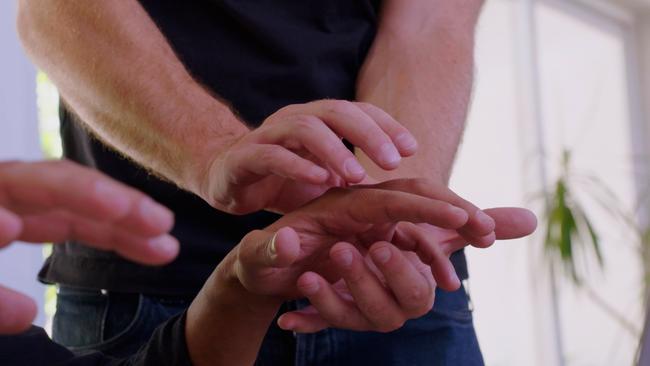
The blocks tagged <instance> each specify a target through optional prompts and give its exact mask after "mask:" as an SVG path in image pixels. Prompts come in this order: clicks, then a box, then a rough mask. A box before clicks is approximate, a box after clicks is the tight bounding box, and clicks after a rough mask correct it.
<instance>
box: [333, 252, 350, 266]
mask: <svg viewBox="0 0 650 366" xmlns="http://www.w3.org/2000/svg"><path fill="white" fill-rule="evenodd" d="M332 256H333V257H334V259H335V260H336V261H337V262H339V264H341V265H343V266H345V267H349V266H350V265H351V264H352V259H353V254H352V252H351V251H349V250H337V251H335V252H332Z"/></svg>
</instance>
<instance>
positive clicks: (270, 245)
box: [269, 233, 278, 257]
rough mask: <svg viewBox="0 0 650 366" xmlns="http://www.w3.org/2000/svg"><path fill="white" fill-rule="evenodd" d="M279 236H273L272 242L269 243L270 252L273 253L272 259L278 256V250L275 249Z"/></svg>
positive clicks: (276, 234)
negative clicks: (276, 238) (276, 239)
mask: <svg viewBox="0 0 650 366" xmlns="http://www.w3.org/2000/svg"><path fill="white" fill-rule="evenodd" d="M276 236H278V233H275V234H273V236H272V237H271V240H270V242H269V252H270V253H271V257H273V256H274V255H276V254H277V249H276V248H275V237H276Z"/></svg>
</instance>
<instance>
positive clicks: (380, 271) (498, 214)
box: [204, 180, 535, 332]
mask: <svg viewBox="0 0 650 366" xmlns="http://www.w3.org/2000/svg"><path fill="white" fill-rule="evenodd" d="M413 187H415V186H414V185H413V182H411V181H406V180H404V181H401V182H398V183H393V185H392V186H390V188H393V189H395V190H391V189H379V188H376V187H362V188H356V187H355V188H347V189H333V190H330V191H329V192H328V193H326V194H325V195H323V196H321V197H320V198H318V199H316V200H314V201H313V202H310V203H309V204H307V205H305V206H303V207H301V208H300V209H298V210H296V211H294V212H292V213H290V214H287V215H285V216H284V217H283V218H281V219H280V220H278V221H277V222H276V223H275V224H273V225H271V226H270V227H268V228H266V229H265V230H258V231H254V232H251V233H250V234H249V235H247V236H246V237H245V238H244V239H243V240H242V241H241V243H240V244H239V245H238V246H237V247H236V248H235V249H234V250H233V251H232V252H231V253H230V254H229V255H228V257H226V259H225V260H224V262H222V264H221V265H220V266H219V268H218V269H217V271H215V273H214V274H213V277H216V278H221V279H222V281H223V278H229V279H230V280H226V282H228V281H229V282H232V283H238V284H240V286H242V287H243V288H245V289H246V291H248V292H249V293H253V294H258V295H259V296H260V297H262V298H266V299H267V302H273V301H276V302H280V301H282V300H286V299H295V298H300V297H303V296H304V297H307V298H309V299H310V301H312V305H313V307H311V308H308V309H306V310H304V311H301V312H294V313H289V314H286V315H285V316H283V317H282V318H281V321H280V325H281V326H282V327H284V328H285V329H292V330H295V331H304V332H310V331H317V330H320V329H323V328H325V327H328V326H334V327H341V328H347V329H356V330H377V331H388V330H393V329H395V328H397V327H399V326H400V325H401V324H402V323H403V322H404V321H405V320H407V319H411V318H415V317H419V316H421V315H423V314H424V313H426V312H427V311H429V310H430V309H431V306H432V304H433V295H434V291H435V286H436V280H435V279H434V275H435V276H440V274H439V272H438V271H436V270H433V271H432V268H431V267H430V266H429V263H431V264H432V266H438V263H444V262H445V261H448V260H449V259H448V258H449V255H450V254H451V253H452V252H453V251H456V250H458V249H460V248H462V247H464V246H465V245H466V243H467V240H466V239H465V238H464V236H465V235H466V236H470V237H484V236H486V235H487V236H491V238H492V239H491V241H490V242H489V244H491V243H492V242H493V241H494V237H495V236H496V237H498V238H504V239H505V238H512V237H519V236H524V235H528V234H529V233H530V232H532V231H533V230H534V228H535V219H534V216H533V215H532V214H531V213H530V212H529V211H527V210H524V209H510V208H503V209H494V210H491V211H489V213H490V215H491V217H490V221H491V223H488V224H489V225H487V226H485V227H483V226H484V225H482V224H481V222H480V221H482V220H479V221H473V220H471V219H470V218H469V217H470V215H469V214H468V213H467V211H466V210H464V209H460V208H458V207H456V206H454V205H452V204H450V203H448V202H445V201H442V200H437V199H434V198H431V196H438V197H444V198H447V199H448V200H455V201H456V202H460V201H459V200H462V199H460V198H459V197H457V196H455V195H453V194H452V193H451V192H450V191H448V190H445V191H441V190H435V191H432V190H430V191H429V192H427V194H428V196H423V195H419V194H413V193H408V192H404V191H401V190H397V188H401V189H403V190H408V189H413ZM437 188H440V187H437ZM445 189H446V188H445ZM420 190H421V191H424V190H423V189H420ZM462 204H463V205H467V203H465V202H463V203H462ZM472 216H476V213H474V212H473V214H472ZM495 221H496V225H497V228H499V227H501V226H508V227H509V229H500V228H499V229H496V235H495V233H494V232H493V230H495ZM405 222H412V223H418V224H417V225H430V226H427V227H420V226H417V225H416V226H410V225H408V224H406V223H405ZM433 227H436V228H438V229H436V230H437V231H432V232H429V233H428V234H427V233H425V232H424V231H423V230H432V228H433ZM486 231H487V232H488V233H487V234H485V235H484V233H485V232H486ZM461 233H462V234H461ZM425 234H426V235H425ZM417 235H422V236H423V237H424V238H426V240H424V239H419V238H418V237H417ZM391 241H392V242H393V243H391ZM489 244H487V245H489ZM404 248H406V249H407V250H411V251H415V252H417V253H418V254H419V256H420V257H422V258H423V259H424V262H425V263H427V264H424V263H423V262H422V261H421V260H420V258H418V256H416V255H415V254H414V253H412V252H403V251H401V250H399V249H404ZM368 253H369V255H367V254H368ZM449 265H451V264H449ZM443 268H446V267H443ZM445 275H446V274H445ZM215 282H216V280H215V279H211V280H209V281H208V284H207V285H206V287H205V288H204V289H206V291H209V288H210V286H211V285H210V283H215ZM331 283H334V285H330V284H331ZM268 299H270V300H268Z"/></svg>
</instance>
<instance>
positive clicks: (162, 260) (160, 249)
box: [143, 234, 180, 265]
mask: <svg viewBox="0 0 650 366" xmlns="http://www.w3.org/2000/svg"><path fill="white" fill-rule="evenodd" d="M148 245H149V248H150V249H151V252H152V253H151V254H153V255H152V256H147V257H146V258H143V261H145V262H146V263H150V264H153V265H161V264H167V263H169V262H171V261H172V260H174V258H176V257H177V256H178V253H179V252H180V244H179V242H178V240H177V239H176V238H174V237H173V236H171V235H167V234H165V235H162V236H159V237H157V238H154V239H150V240H149V241H148Z"/></svg>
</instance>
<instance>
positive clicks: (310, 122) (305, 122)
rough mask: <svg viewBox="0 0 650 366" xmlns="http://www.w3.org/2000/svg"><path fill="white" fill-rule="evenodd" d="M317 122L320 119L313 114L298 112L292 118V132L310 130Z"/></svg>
mask: <svg viewBox="0 0 650 366" xmlns="http://www.w3.org/2000/svg"><path fill="white" fill-rule="evenodd" d="M319 122H320V120H319V119H318V118H316V117H314V116H310V115H307V114H300V115H297V116H295V117H294V118H293V121H292V128H293V129H294V132H312V131H313V130H314V126H315V125H316V124H318V123H319Z"/></svg>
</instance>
